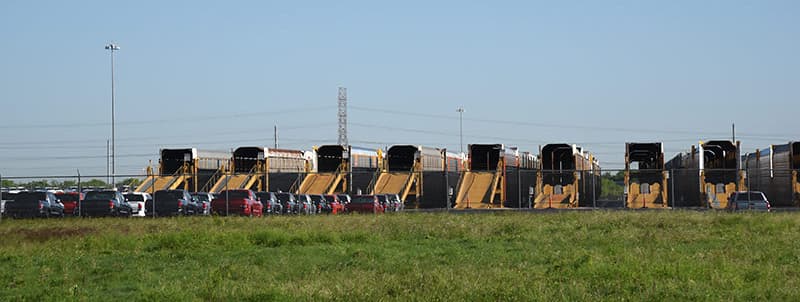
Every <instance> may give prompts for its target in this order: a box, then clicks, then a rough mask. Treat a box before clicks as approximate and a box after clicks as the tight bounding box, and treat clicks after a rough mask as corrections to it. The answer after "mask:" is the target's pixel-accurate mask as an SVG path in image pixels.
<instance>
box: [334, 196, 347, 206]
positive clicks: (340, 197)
mask: <svg viewBox="0 0 800 302" xmlns="http://www.w3.org/2000/svg"><path fill="white" fill-rule="evenodd" d="M336 198H339V202H340V203H341V204H342V205H347V204H348V203H350V195H348V194H336Z"/></svg>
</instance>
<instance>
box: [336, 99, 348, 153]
mask: <svg viewBox="0 0 800 302" xmlns="http://www.w3.org/2000/svg"><path fill="white" fill-rule="evenodd" d="M338 143H339V145H341V146H347V145H348V142H347V88H344V87H339V140H338Z"/></svg>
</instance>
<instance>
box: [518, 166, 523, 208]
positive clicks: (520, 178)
mask: <svg viewBox="0 0 800 302" xmlns="http://www.w3.org/2000/svg"><path fill="white" fill-rule="evenodd" d="M520 209H522V167H517V210H520Z"/></svg>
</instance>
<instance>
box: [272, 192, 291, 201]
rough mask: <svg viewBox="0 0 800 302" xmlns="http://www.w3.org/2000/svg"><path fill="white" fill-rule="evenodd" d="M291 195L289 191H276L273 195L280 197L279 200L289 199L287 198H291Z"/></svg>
mask: <svg viewBox="0 0 800 302" xmlns="http://www.w3.org/2000/svg"><path fill="white" fill-rule="evenodd" d="M291 196H292V195H291V194H289V193H278V194H275V197H278V199H280V200H281V201H289V200H291V199H292V198H291Z"/></svg>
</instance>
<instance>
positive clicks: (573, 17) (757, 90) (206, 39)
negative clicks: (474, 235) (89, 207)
mask: <svg viewBox="0 0 800 302" xmlns="http://www.w3.org/2000/svg"><path fill="white" fill-rule="evenodd" d="M798 16H800V2H798V1H557V2H555V3H554V2H553V1H508V2H491V3H490V2H484V3H477V2H475V3H464V1H437V2H435V3H431V1H402V2H394V3H385V1H363V2H354V1H336V2H332V1H320V2H316V1H289V2H267V1H254V2H224V3H222V2H220V3H217V2H203V1H184V2H179V1H172V2H169V3H162V1H136V2H114V1H79V2H77V1H76V3H71V2H65V1H52V2H43V1H3V2H0V37H2V39H3V43H2V45H3V47H0V67H1V68H0V70H1V71H0V100H2V103H1V104H2V106H1V107H2V109H0V110H1V111H0V137H2V141H3V143H2V144H0V173H2V175H4V176H33V175H64V174H74V173H75V171H76V169H80V170H81V173H82V174H84V175H87V174H96V175H104V174H105V171H106V158H105V155H106V140H108V139H110V136H111V130H110V123H111V120H110V119H111V118H110V111H111V108H110V77H109V75H110V70H109V69H110V59H109V54H108V52H107V51H106V50H104V49H103V46H104V45H105V44H107V43H108V42H111V41H114V42H115V43H117V44H119V45H120V46H121V47H122V50H121V51H119V52H118V53H117V55H116V79H117V80H116V84H117V94H116V96H117V98H116V99H117V103H116V105H117V106H116V112H117V115H116V117H117V123H116V125H117V133H116V141H117V148H116V149H117V150H116V153H117V171H118V173H121V174H135V173H142V171H143V168H144V167H145V166H146V165H147V163H148V160H153V161H154V162H156V161H157V153H158V150H159V149H160V148H165V147H187V146H192V147H198V148H203V149H215V150H228V149H233V148H236V147H238V146H250V145H265V146H271V145H272V140H273V135H272V128H273V126H274V125H277V126H278V132H279V135H278V136H279V146H280V147H284V148H294V149H305V150H308V149H310V148H311V146H314V145H321V144H329V143H335V141H336V135H337V134H336V121H337V119H336V93H337V87H339V86H344V87H347V88H348V93H349V102H350V110H349V121H350V125H349V129H350V131H349V137H350V140H351V142H352V143H353V144H354V145H360V146H365V147H383V146H387V145H391V144H399V143H411V144H422V145H427V146H433V147H447V148H448V149H451V150H457V149H458V113H456V111H455V110H456V108H457V107H458V106H459V105H463V106H464V108H465V110H466V112H465V113H464V141H465V144H466V143H504V144H506V145H510V146H519V147H520V149H522V150H529V151H534V153H538V146H539V145H542V144H546V143H551V142H568V143H578V144H581V145H583V146H584V147H585V148H586V149H587V150H589V151H592V152H594V153H596V154H597V157H598V158H599V159H600V161H601V165H603V166H604V167H606V168H620V167H621V166H622V162H623V152H624V143H625V142H626V141H663V142H664V143H665V151H666V153H667V157H668V158H671V157H672V156H674V155H675V154H676V153H677V152H679V151H681V150H686V149H688V148H689V146H690V145H691V144H696V143H697V141H698V140H701V139H711V138H727V137H729V136H730V128H731V123H736V126H737V136H738V138H740V139H741V140H742V144H743V148H744V149H745V151H750V150H755V149H756V148H762V147H765V146H767V145H769V144H779V143H785V142H786V141H789V140H798V139H800V132H798V131H797V113H798V109H800V105H798V104H800V103H799V102H798V99H800V98H798V96H800V73H798V70H800V56H798V54H799V53H800V39H798V37H800V21H798V20H800V19H798V18H797V17H798Z"/></svg>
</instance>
